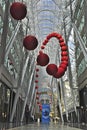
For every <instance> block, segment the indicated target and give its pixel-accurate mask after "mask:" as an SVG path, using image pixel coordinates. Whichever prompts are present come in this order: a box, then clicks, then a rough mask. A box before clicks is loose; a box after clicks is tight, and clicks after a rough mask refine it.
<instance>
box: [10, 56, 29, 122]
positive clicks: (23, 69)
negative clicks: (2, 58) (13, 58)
mask: <svg viewBox="0 0 87 130" xmlns="http://www.w3.org/2000/svg"><path fill="white" fill-rule="evenodd" d="M22 59H23V58H22ZM28 60H29V54H28V56H27V58H26V61H25V65H24V66H23V60H21V63H20V64H21V66H20V72H19V79H18V84H17V87H18V90H17V92H16V95H15V99H14V104H13V109H12V114H11V117H10V122H12V121H13V117H14V113H15V110H16V105H17V101H18V97H19V93H20V90H21V85H22V83H23V80H24V75H25V72H26V69H27V64H28Z"/></svg>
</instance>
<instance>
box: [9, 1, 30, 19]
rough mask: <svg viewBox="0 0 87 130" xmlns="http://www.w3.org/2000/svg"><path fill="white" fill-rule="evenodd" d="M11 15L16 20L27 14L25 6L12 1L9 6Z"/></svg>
mask: <svg viewBox="0 0 87 130" xmlns="http://www.w3.org/2000/svg"><path fill="white" fill-rule="evenodd" d="M10 13H11V16H12V17H13V18H14V19H16V20H22V19H24V18H25V16H26V14H27V7H26V5H25V4H23V3H20V2H14V3H12V5H11V6H10Z"/></svg>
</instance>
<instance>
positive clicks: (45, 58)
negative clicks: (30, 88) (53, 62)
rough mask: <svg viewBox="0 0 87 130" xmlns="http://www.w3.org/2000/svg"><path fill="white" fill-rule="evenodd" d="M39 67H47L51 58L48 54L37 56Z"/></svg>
mask: <svg viewBox="0 0 87 130" xmlns="http://www.w3.org/2000/svg"><path fill="white" fill-rule="evenodd" d="M37 63H38V65H41V66H45V65H47V64H48V63H49V57H48V55H47V54H45V53H42V54H39V55H38V56H37Z"/></svg>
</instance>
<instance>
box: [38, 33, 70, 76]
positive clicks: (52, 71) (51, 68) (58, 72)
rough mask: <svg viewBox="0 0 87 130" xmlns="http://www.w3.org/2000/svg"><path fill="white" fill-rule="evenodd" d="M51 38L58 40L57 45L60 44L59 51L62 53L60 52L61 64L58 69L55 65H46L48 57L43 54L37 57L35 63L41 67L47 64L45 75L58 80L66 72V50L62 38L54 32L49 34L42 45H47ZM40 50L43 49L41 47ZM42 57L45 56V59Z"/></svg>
mask: <svg viewBox="0 0 87 130" xmlns="http://www.w3.org/2000/svg"><path fill="white" fill-rule="evenodd" d="M52 37H56V38H57V39H58V40H59V44H60V47H61V51H62V52H61V63H60V65H59V67H57V65H55V64H48V63H49V57H48V55H46V54H44V53H43V52H42V53H39V55H38V57H37V63H38V65H41V66H45V65H47V64H48V66H47V67H46V71H47V73H48V74H49V75H53V76H54V77H55V78H60V77H62V76H63V75H64V73H65V71H66V70H67V66H68V52H67V49H68V48H67V46H66V44H65V42H64V39H63V38H62V36H61V35H60V34H58V33H56V32H53V33H51V34H49V35H48V36H47V37H46V39H45V40H44V42H43V43H42V44H43V45H46V44H47V43H48V41H49V40H50V38H52ZM41 49H44V48H43V46H41ZM44 55H46V58H45V56H44Z"/></svg>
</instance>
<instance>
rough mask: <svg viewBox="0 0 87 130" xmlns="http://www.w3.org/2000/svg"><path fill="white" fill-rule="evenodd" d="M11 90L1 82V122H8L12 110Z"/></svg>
mask: <svg viewBox="0 0 87 130" xmlns="http://www.w3.org/2000/svg"><path fill="white" fill-rule="evenodd" d="M10 94H11V93H10V88H8V86H7V85H5V84H4V83H3V82H0V121H2V122H3V121H7V120H8V118H9V108H10Z"/></svg>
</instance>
